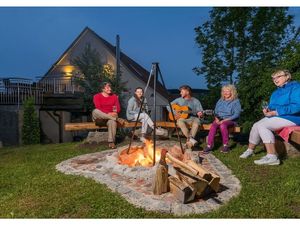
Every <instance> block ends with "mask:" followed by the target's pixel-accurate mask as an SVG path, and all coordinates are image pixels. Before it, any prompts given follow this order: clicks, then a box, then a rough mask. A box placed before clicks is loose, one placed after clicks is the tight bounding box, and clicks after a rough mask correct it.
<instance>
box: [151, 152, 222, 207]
mask: <svg viewBox="0 0 300 225" xmlns="http://www.w3.org/2000/svg"><path fill="white" fill-rule="evenodd" d="M166 161H168V163H166ZM219 188H220V177H219V176H218V175H217V174H215V173H213V172H211V171H208V170H206V169H205V168H204V167H203V166H201V165H200V164H198V163H196V162H195V161H194V160H193V159H192V157H191V152H190V151H188V150H186V151H185V153H184V154H183V153H182V152H181V149H180V148H178V147H176V146H174V147H173V148H171V149H170V150H169V151H166V150H162V153H161V159H160V162H159V165H158V167H157V171H156V174H155V177H154V180H153V193H154V194H156V195H160V194H162V193H165V192H168V191H170V192H171V193H172V194H173V195H174V196H175V197H176V198H177V199H178V200H179V201H180V202H181V203H184V204H185V203H188V202H191V201H193V200H195V198H201V197H204V196H205V195H208V194H210V193H212V192H218V191H219Z"/></svg>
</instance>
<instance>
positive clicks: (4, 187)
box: [0, 143, 300, 218]
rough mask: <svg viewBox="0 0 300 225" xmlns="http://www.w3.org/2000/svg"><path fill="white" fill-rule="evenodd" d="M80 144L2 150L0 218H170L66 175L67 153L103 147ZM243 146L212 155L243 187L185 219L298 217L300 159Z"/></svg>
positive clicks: (102, 187) (76, 153) (0, 150)
mask: <svg viewBox="0 0 300 225" xmlns="http://www.w3.org/2000/svg"><path fill="white" fill-rule="evenodd" d="M78 146H79V144H78V143H68V144H51V145H31V146H25V147H9V148H8V147H6V148H2V149H0V218H173V216H172V215H166V214H160V213H155V212H147V211H145V210H143V209H140V208H136V207H134V206H133V205H131V204H129V203H128V202H127V201H126V200H125V199H123V198H122V197H121V196H120V195H119V194H117V193H113V192H111V191H110V190H109V189H108V188H106V186H105V185H101V184H99V183H96V182H94V181H93V180H91V179H87V178H83V177H79V176H72V175H65V174H62V173H60V172H58V171H56V170H55V165H56V164H58V163H60V162H62V161H64V160H66V159H69V158H71V157H74V156H77V155H81V154H86V153H90V152H96V151H101V150H104V149H105V147H98V148H94V149H93V148H79V147H78ZM244 149H245V146H239V145H238V146H236V147H235V149H234V150H233V151H232V152H230V153H229V154H221V153H219V152H215V153H214V154H215V155H216V156H217V157H218V158H219V159H220V160H222V161H223V162H224V163H225V164H226V165H227V166H228V167H229V168H230V169H231V170H232V171H233V173H234V174H235V175H236V176H237V177H238V178H239V179H240V181H241V183H242V190H241V193H240V195H239V196H238V197H236V198H234V199H232V200H231V201H230V202H229V203H228V204H226V205H224V206H222V207H221V208H220V209H219V210H217V211H215V212H211V213H207V214H204V215H192V216H189V218H299V217H300V179H299V175H300V158H298V159H288V160H285V161H284V162H283V164H282V165H281V166H273V167H270V166H269V167H267V166H256V165H254V163H253V160H254V159H256V158H259V157H261V156H262V155H263V154H265V153H263V152H261V153H258V154H257V155H256V156H255V157H254V158H252V159H251V160H239V159H238V156H239V154H240V153H241V152H242V151H243V150H244Z"/></svg>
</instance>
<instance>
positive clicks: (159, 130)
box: [155, 128, 167, 136]
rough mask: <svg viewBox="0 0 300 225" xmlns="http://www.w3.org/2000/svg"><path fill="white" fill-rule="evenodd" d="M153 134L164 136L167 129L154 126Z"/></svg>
mask: <svg viewBox="0 0 300 225" xmlns="http://www.w3.org/2000/svg"><path fill="white" fill-rule="evenodd" d="M155 134H156V135H158V136H166V134H167V131H166V130H164V129H162V128H156V130H155Z"/></svg>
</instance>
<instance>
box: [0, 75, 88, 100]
mask: <svg viewBox="0 0 300 225" xmlns="http://www.w3.org/2000/svg"><path fill="white" fill-rule="evenodd" d="M10 80H13V79H2V80H1V82H0V104H1V105H22V104H23V102H24V100H26V99H27V98H29V97H33V98H34V102H35V104H36V105H41V104H43V96H44V94H74V93H75V92H82V91H83V89H82V88H81V87H80V86H78V85H76V84H75V82H74V80H73V79H72V78H57V77H54V78H43V79H40V80H38V81H36V82H33V80H32V81H31V82H28V81H30V80H29V79H24V81H25V80H26V81H27V83H25V82H23V81H22V79H19V80H18V82H17V81H15V80H14V81H12V82H10ZM22 82H23V83H22Z"/></svg>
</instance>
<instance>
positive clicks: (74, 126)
mask: <svg viewBox="0 0 300 225" xmlns="http://www.w3.org/2000/svg"><path fill="white" fill-rule="evenodd" d="M134 125H135V122H128V123H126V124H125V125H124V126H120V125H118V127H126V128H132V127H134ZM141 126H142V124H141V123H138V127H141ZM156 126H157V127H164V128H175V124H174V122H164V121H157V122H156ZM210 127H211V124H201V125H200V126H199V130H209V129H210ZM101 128H102V129H104V128H107V127H106V126H97V125H96V124H95V123H94V122H81V123H66V124H65V131H76V130H97V129H101ZM229 131H230V132H234V133H239V132H241V128H240V127H232V128H229Z"/></svg>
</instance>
